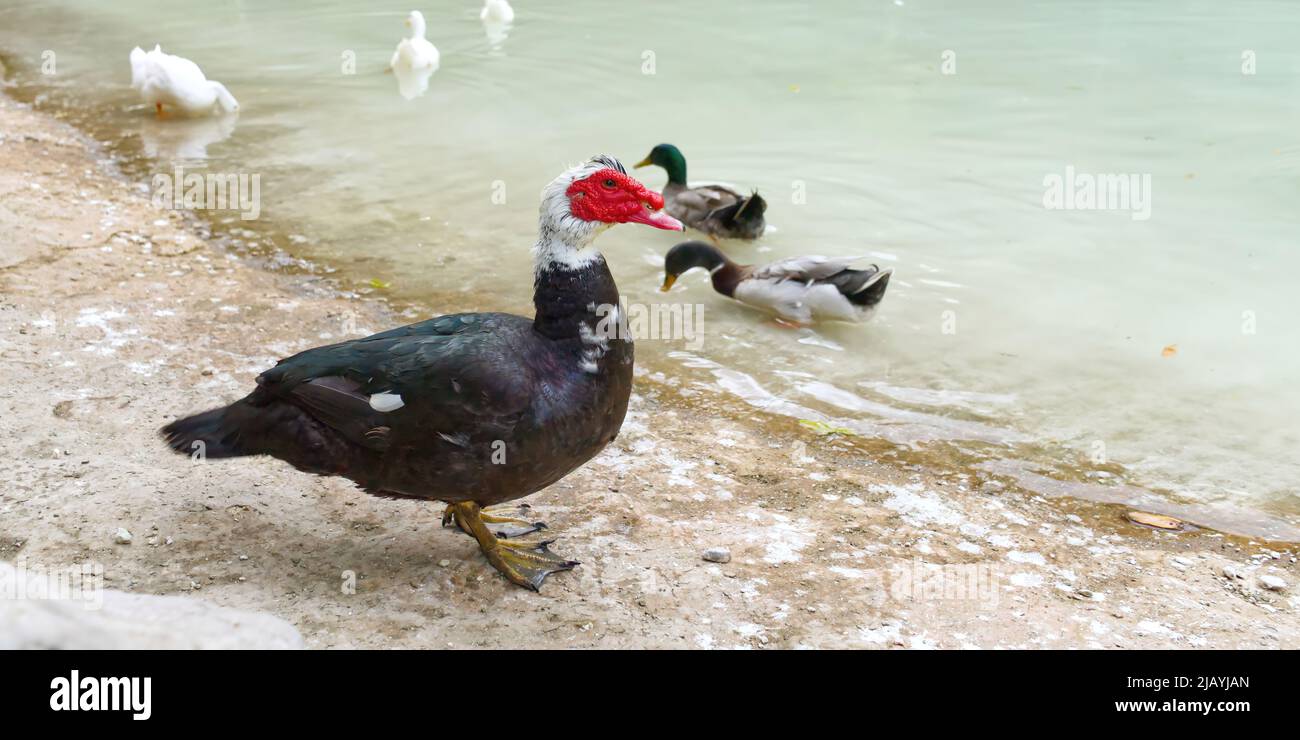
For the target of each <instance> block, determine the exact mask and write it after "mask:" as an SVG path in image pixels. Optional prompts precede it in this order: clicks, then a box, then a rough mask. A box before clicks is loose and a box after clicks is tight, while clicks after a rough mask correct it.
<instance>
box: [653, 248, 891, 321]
mask: <svg viewBox="0 0 1300 740" xmlns="http://www.w3.org/2000/svg"><path fill="white" fill-rule="evenodd" d="M857 259H858V258H856V257H818V256H815V255H809V256H805V257H791V258H789V259H784V260H781V261H779V262H773V263H771V264H767V265H738V264H736V263H735V262H732V261H731V260H730V259H728V258H727V256H726V255H725V254H723V253H722V252H721V250H719V249H718V248H717V247H715V246H713V245H712V244H706V243H704V242H695V241H692V242H682V243H681V244H678V245H677V246H675V247H673V248H672V249H670V250H668V254H667V255H665V256H664V284H663V287H662V288H660V290H664V291H666V290H668V289H669V288H671V287H673V283H674V282H675V281H676V280H677V277H678V276H679V275H681V274H682V273H684V272H686V271H687V270H690V269H692V268H696V267H703V268H704V269H706V270H708V271H709V274H710V275H712V276H713V289H714V290H716V291H717V292H719V293H721V294H722V295H725V296H727V297H728V298H734V299H736V300H738V301H740V302H741V303H745V304H748V305H750V306H753V307H755V308H760V309H763V310H765V311H768V312H771V313H774V314H776V315H777V316H778V317H779V318H781V319H782V320H784V321H786V322H788V323H794V324H802V325H806V324H811V323H812V322H814V321H865V320H866V319H868V318H870V317H871V314H872V313H874V311H875V308H876V306H877V304H879V303H880V301H881V299H883V298H884V297H885V288H886V287H888V286H889V278H890V276H891V275H893V274H894V271H893V270H891V269H888V268H886V269H884V270H882V269H880V268H879V267H876V266H875V265H872V266H871V267H870V268H868V269H865V270H853V269H850V268H849V265H850V264H852V263H853V262H854V261H856V260H857Z"/></svg>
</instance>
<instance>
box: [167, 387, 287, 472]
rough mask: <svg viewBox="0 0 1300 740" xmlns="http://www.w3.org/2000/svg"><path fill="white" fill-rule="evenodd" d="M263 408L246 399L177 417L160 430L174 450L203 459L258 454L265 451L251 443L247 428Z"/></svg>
mask: <svg viewBox="0 0 1300 740" xmlns="http://www.w3.org/2000/svg"><path fill="white" fill-rule="evenodd" d="M261 411H263V409H259V408H257V407H255V406H253V405H252V404H250V403H248V399H246V398H245V399H241V400H239V401H235V402H234V403H232V404H230V405H229V406H222V407H221V408H217V409H211V410H210V411H204V412H203V413H201V414H195V415H193V416H187V417H185V418H184V419H177V420H176V421H173V422H172V423H170V424H168V425H167V426H165V427H163V428H162V429H160V430H159V434H160V435H162V438H163V441H165V442H166V443H167V446H168V447H171V448H172V450H174V451H176V452H178V453H180V454H182V455H191V456H194V457H196V458H200V459H203V458H210V459H219V458H223V457H243V456H245V455H257V454H260V453H261V452H262V451H261V450H260V449H256V447H257V445H252V444H249V442H250V441H251V440H248V439H246V435H245V429H247V427H248V424H249V422H252V421H253V420H254V418H255V417H257V416H258V415H259V412H261Z"/></svg>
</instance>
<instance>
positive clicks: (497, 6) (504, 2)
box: [478, 0, 515, 25]
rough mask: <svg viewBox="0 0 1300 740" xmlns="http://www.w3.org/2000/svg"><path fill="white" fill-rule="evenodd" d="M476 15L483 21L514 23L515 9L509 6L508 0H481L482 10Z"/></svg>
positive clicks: (502, 23)
mask: <svg viewBox="0 0 1300 740" xmlns="http://www.w3.org/2000/svg"><path fill="white" fill-rule="evenodd" d="M478 17H479V20H482V21H483V22H484V23H496V24H501V25H504V24H506V23H514V20H515V9H514V8H512V7H510V3H509V2H508V0H483V10H482V11H481V12H480V13H479V14H478Z"/></svg>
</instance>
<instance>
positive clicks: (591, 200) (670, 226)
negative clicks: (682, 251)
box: [565, 168, 685, 231]
mask: <svg viewBox="0 0 1300 740" xmlns="http://www.w3.org/2000/svg"><path fill="white" fill-rule="evenodd" d="M565 195H567V196H569V212H570V213H572V214H573V215H574V216H575V217H577V218H580V219H582V220H583V221H600V222H602V223H607V224H628V223H632V224H645V225H646V226H653V227H655V228H656V229H667V230H669V231H684V230H685V227H683V226H682V222H681V221H678V220H677V219H675V218H673V217H672V216H669V215H668V214H667V213H664V212H663V207H664V197H663V196H662V195H660V194H658V193H656V192H655V191H653V190H650V189H649V188H647V187H646V186H644V185H642V184H641V183H639V182H637V181H636V180H635V179H634V178H632V177H629V176H627V175H626V174H624V173H622V172H619V171H618V170H616V169H613V168H605V169H602V170H597V171H596V172H594V173H592V174H591V175H588V176H587V177H584V178H583V179H581V180H574V181H573V183H572V184H571V185H569V189H568V190H566V191H565Z"/></svg>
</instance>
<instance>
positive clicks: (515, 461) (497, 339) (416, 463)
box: [162, 155, 683, 590]
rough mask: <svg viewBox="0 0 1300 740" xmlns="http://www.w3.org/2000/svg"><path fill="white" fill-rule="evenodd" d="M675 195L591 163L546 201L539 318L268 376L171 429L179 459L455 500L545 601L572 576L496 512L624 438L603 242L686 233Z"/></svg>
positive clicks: (408, 331)
mask: <svg viewBox="0 0 1300 740" xmlns="http://www.w3.org/2000/svg"><path fill="white" fill-rule="evenodd" d="M663 205H664V202H663V198H662V197H661V196H660V195H659V194H658V193H655V192H652V191H650V190H647V189H646V187H645V186H644V185H642V184H641V183H639V182H637V181H636V180H635V179H634V178H631V177H629V176H628V175H627V171H626V170H625V169H624V168H623V165H622V164H620V163H619V162H618V160H617V159H614V158H613V157H609V156H606V155H601V156H597V157H594V158H592V159H591V160H590V161H588V162H586V163H585V164H581V165H578V166H576V167H573V168H571V169H569V170H567V171H566V172H564V173H563V174H561V175H560V176H559V177H557V178H555V179H554V180H552V181H551V183H550V184H549V185H547V186H546V187H545V188H544V189H543V190H542V203H541V208H540V209H539V212H538V238H537V242H536V243H535V244H534V247H533V253H534V256H535V258H536V266H535V270H534V273H533V275H534V284H533V304H534V306H535V308H536V315H535V316H534V317H533V318H532V319H526V318H524V317H522V316H512V315H510V314H503V313H472V314H471V313H466V314H453V315H450V316H441V317H439V318H436V319H430V320H429V321H422V322H420V323H418V324H411V325H410V326H403V327H400V328H397V329H393V330H391V331H386V332H382V333H380V334H375V335H373V336H369V337H366V338H364V339H357V340H354V341H350V342H342V343H340V344H333V345H330V346H328V347H318V348H316V349H311V350H307V351H306V352H302V353H299V354H296V355H294V356H293V357H290V358H288V359H285V360H281V361H280V362H279V363H278V364H277V365H276V366H275V367H274V368H272V369H270V370H268V371H266V372H265V373H262V375H261V376H259V377H258V379H257V388H256V389H255V390H254V391H253V392H252V393H250V394H248V396H246V397H244V398H242V399H240V400H239V401H236V402H234V403H232V404H230V405H229V406H225V407H222V408H218V409H213V410H211V411H206V412H204V413H201V414H198V415H195V416H191V417H188V418H185V419H181V420H179V421H176V422H173V423H171V424H168V425H167V426H166V427H164V428H163V429H162V434H163V437H164V438H165V439H166V441H167V443H168V444H169V445H170V446H171V447H172V449H174V450H176V451H177V452H180V453H184V454H196V453H201V454H203V455H205V456H206V457H209V458H222V457H240V456H245V455H271V456H273V457H277V458H279V459H281V460H284V461H286V462H288V463H290V464H291V465H293V466H294V467H296V468H298V469H299V470H305V471H307V472H311V473H317V474H320V475H339V476H343V477H345V478H349V479H351V480H353V481H355V482H356V483H357V484H358V485H359V486H361V487H362V488H364V489H365V490H367V491H369V492H371V493H374V494H378V495H384V496H407V497H413V498H422V499H432V500H436V501H445V502H447V504H448V506H447V509H446V511H445V512H444V514H443V524H448V523H451V522H454V523H455V524H456V525H457V526H459V527H460V528H461V529H462V530H464V531H465V532H466V533H468V534H470V535H471V536H473V537H474V539H475V540H477V541H478V544H479V548H480V549H481V550H482V552H483V555H484V556H485V557H486V558H487V560H488V562H490V563H491V564H492V565H493V567H495V568H496V569H497V570H499V571H501V573H502V574H503V575H505V576H506V577H507V578H509V579H510V580H511V581H512V582H514V583H517V584H519V585H521V586H525V587H527V588H531V589H533V590H536V589H538V588H540V587H541V584H542V581H543V580H544V579H545V578H546V577H547V575H549V574H551V573H555V572H557V571H562V570H568V569H570V568H572V567H574V566H575V565H577V563H576V562H574V561H572V560H565V559H564V558H561V557H559V556H557V555H555V554H554V553H552V552H550V551H549V550H548V549H547V548H546V545H547V543H545V542H542V543H529V542H517V541H515V540H510V539H507V538H506V537H505V535H504V534H503V533H496V532H492V531H491V530H489V528H488V526H487V525H488V524H491V523H497V524H501V523H515V524H524V525H526V526H527V527H528V531H529V532H532V531H536V530H537V529H540V528H542V527H543V526H544V525H542V524H541V523H540V522H527V521H521V520H518V519H511V518H501V517H499V516H497V515H496V514H492V513H490V512H486V511H484V510H483V507H485V506H490V505H492V504H496V503H500V502H503V501H509V500H512V499H517V498H521V497H523V496H527V495H528V494H530V493H534V492H536V491H538V490H540V489H542V488H545V487H546V486H548V485H550V484H551V483H554V482H555V481H557V480H559V479H560V478H562V477H564V476H565V475H566V474H567V473H569V472H570V471H572V470H573V469H574V468H576V467H578V466H579V465H581V464H582V463H584V462H586V461H587V460H589V459H591V458H592V457H593V456H595V455H596V453H598V452H600V451H601V449H603V448H604V447H605V445H607V444H609V442H610V441H611V440H613V439H614V437H615V435H617V434H618V430H619V427H621V426H622V424H623V417H624V415H625V414H626V413H627V403H628V398H629V396H630V395H631V391H632V357H633V354H632V341H631V339H630V337H629V336H628V334H627V332H626V331H622V329H623V324H622V322H621V320H620V319H619V318H618V317H617V311H618V306H619V296H618V287H617V286H615V285H614V278H613V276H611V275H610V272H609V267H608V266H607V265H606V264H605V259H604V258H603V257H602V256H600V253H599V252H596V251H595V250H594V249H593V248H592V247H591V242H592V240H593V239H595V237H596V235H597V234H599V233H600V232H601V231H603V230H604V229H606V228H608V227H609V226H612V225H614V224H620V223H639V224H644V225H647V226H652V227H655V228H659V229H670V230H673V231H681V230H682V228H683V227H682V224H681V222H679V221H677V220H676V219H674V218H672V217H671V216H669V215H667V214H665V213H663V212H662V211H663Z"/></svg>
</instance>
